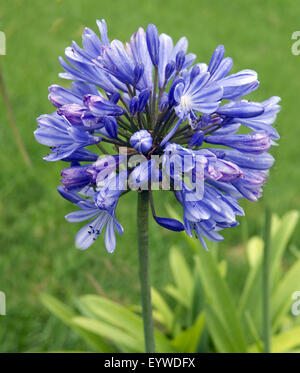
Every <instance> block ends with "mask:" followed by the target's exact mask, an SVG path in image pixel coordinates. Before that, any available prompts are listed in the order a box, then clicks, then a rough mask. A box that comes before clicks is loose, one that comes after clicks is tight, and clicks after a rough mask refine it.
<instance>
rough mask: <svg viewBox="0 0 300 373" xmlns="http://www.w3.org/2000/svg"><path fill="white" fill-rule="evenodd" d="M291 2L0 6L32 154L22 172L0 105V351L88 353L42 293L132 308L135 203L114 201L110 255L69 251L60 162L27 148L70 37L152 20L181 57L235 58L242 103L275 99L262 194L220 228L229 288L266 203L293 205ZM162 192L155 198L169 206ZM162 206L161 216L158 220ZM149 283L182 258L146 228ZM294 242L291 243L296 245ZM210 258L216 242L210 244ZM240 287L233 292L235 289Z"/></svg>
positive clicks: (296, 60)
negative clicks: (119, 232)
mask: <svg viewBox="0 0 300 373" xmlns="http://www.w3.org/2000/svg"><path fill="white" fill-rule="evenodd" d="M299 13H300V8H299V4H298V2H297V1H292V0H290V1H280V0H276V1H275V0H272V1H266V0H265V1H262V0H255V1H254V0H251V1H250V0H247V1H237V0H231V1H226V0H217V1H216V0H201V1H200V0H198V1H196V0H189V1H182V0H164V1H160V0H151V1H141V0H139V1H138V0H126V1H125V0H114V1H110V2H108V1H102V0H81V1H74V0H60V1H58V0H57V1H54V0H53V1H41V0H10V1H4V0H1V1H0V30H1V31H4V32H5V34H6V43H7V45H6V53H7V55H6V56H0V63H1V66H2V71H3V74H4V77H5V81H6V85H7V89H8V93H9V96H10V98H11V102H12V106H13V109H14V114H15V117H16V121H17V123H18V126H19V130H20V133H21V135H22V138H23V141H24V143H25V146H26V148H27V151H28V153H29V154H30V158H31V161H32V163H33V169H32V170H29V169H28V168H27V167H26V165H25V163H24V161H23V159H22V157H21V156H20V153H19V151H18V148H17V146H16V143H15V140H14V137H13V133H12V131H11V128H10V126H9V124H8V116H7V112H6V110H5V108H4V105H3V102H2V98H0V102H1V104H0V124H1V136H0V147H1V152H0V164H1V172H0V178H1V184H0V185H1V200H0V219H1V220H0V290H2V291H4V292H5V293H6V298H7V316H0V352H20V351H50V350H62V349H63V350H67V349H69V350H75V349H81V350H82V349H83V350H84V349H85V348H86V347H85V345H84V344H82V342H81V341H80V340H79V338H78V337H77V336H76V335H75V334H73V333H72V331H70V330H69V329H68V328H67V327H64V326H63V325H62V324H61V323H60V322H59V321H57V320H56V319H55V318H54V317H52V316H50V315H49V313H48V312H47V311H46V310H45V309H44V308H43V306H42V305H41V303H40V301H39V294H40V292H41V291H44V292H48V293H50V294H54V295H56V296H58V297H60V299H62V300H65V301H68V300H70V299H71V298H72V296H75V295H80V294H83V293H89V292H95V291H98V292H100V293H102V294H105V295H107V296H109V297H110V298H112V299H115V300H121V301H122V302H123V303H125V304H126V303H128V302H138V301H139V284H138V269H137V248H136V236H135V235H136V223H135V220H136V217H135V208H136V201H135V200H136V195H135V194H134V193H129V194H128V195H126V196H125V197H124V199H122V200H121V202H120V204H119V209H118V217H119V220H120V221H121V223H122V225H123V226H124V229H125V234H124V236H123V237H118V243H117V250H116V252H115V253H114V254H113V255H110V254H108V253H107V252H106V250H105V248H104V245H103V241H102V240H101V238H100V239H99V240H98V241H97V243H96V244H95V245H93V246H92V247H91V248H90V249H89V250H87V251H85V252H81V251H78V250H76V249H75V247H74V237H75V234H76V232H77V230H78V229H79V225H77V224H74V225H73V224H69V223H67V222H65V220H64V215H65V214H67V213H68V212H69V211H70V210H71V209H72V206H71V205H69V204H68V203H67V202H66V201H65V200H63V199H62V198H61V197H60V196H59V195H58V193H57V192H56V187H57V185H58V183H59V177H60V170H61V168H62V166H63V165H62V164H59V163H57V164H52V163H47V164H46V163H45V162H44V161H43V160H42V157H43V156H44V155H45V154H46V152H47V150H46V148H45V147H43V146H41V145H40V144H38V143H36V142H35V139H34V137H33V131H34V130H35V128H36V117H37V116H39V115H41V114H43V113H48V112H52V111H53V108H52V106H51V105H50V103H49V102H48V100H47V95H48V90H47V89H48V86H49V85H51V84H54V83H59V84H65V85H67V84H69V83H68V82H65V83H63V82H62V80H60V79H59V78H58V76H57V75H58V73H59V72H60V71H61V68H60V66H59V63H58V60H57V57H58V56H59V55H63V53H64V48H65V47H67V46H69V45H70V44H71V41H72V40H75V41H76V42H78V43H80V40H81V33H82V31H83V28H84V26H88V27H90V28H93V29H94V30H96V29H97V27H96V24H95V21H96V19H97V18H98V19H102V18H104V19H105V20H106V21H107V24H108V28H109V37H110V38H111V39H114V38H117V39H120V40H122V41H126V40H128V39H129V37H130V35H131V34H132V33H134V32H135V31H136V30H137V28H138V27H139V26H143V27H146V26H147V24H148V23H154V24H156V26H157V27H158V29H159V31H160V32H165V33H168V34H170V35H171V36H172V37H173V39H174V40H177V39H178V38H179V37H181V36H183V35H185V36H187V38H188V39H189V51H192V52H194V53H196V54H197V57H198V61H203V62H208V61H209V58H210V56H211V54H212V52H213V50H214V48H215V47H216V46H217V45H218V44H224V45H225V48H226V55H227V56H231V57H232V58H233V59H234V72H236V71H238V70H240V69H244V68H250V69H254V70H256V71H257V72H258V74H259V79H260V82H261V85H260V88H259V89H258V90H257V91H256V92H254V93H253V94H252V96H251V98H252V99H255V100H264V99H267V98H268V97H270V96H272V95H278V96H281V97H282V111H281V113H280V114H279V117H278V120H277V122H276V123H277V126H278V130H279V133H280V134H281V140H280V141H279V147H276V148H275V147H274V149H273V150H272V154H273V155H274V156H275V158H276V163H275V166H274V167H273V169H272V170H271V175H270V179H269V180H268V183H267V185H266V187H265V194H264V197H263V199H261V200H260V201H259V203H248V202H243V207H244V208H245V209H246V217H245V218H243V219H241V225H240V226H239V227H237V228H234V229H232V230H231V231H226V232H224V237H225V240H224V242H222V243H221V244H220V245H219V246H220V249H221V252H222V254H223V255H224V256H225V257H226V258H228V259H229V260H232V261H233V262H234V263H236V271H234V273H233V274H231V281H236V283H238V279H239V276H242V272H243V266H244V254H243V245H242V244H241V242H243V240H244V239H245V237H247V236H248V235H251V234H253V233H260V229H261V224H262V221H263V218H264V207H265V206H266V204H268V205H269V206H270V207H271V209H272V211H273V212H276V213H279V214H282V213H284V212H286V211H288V210H289V209H291V208H293V209H300V196H299V185H300V173H299V168H298V161H299V157H300V146H299V138H300V123H299V119H298V117H299V116H298V108H299V95H298V92H299V88H300V78H299V66H300V56H298V57H297V56H294V55H293V54H292V53H291V46H292V43H293V41H292V40H291V35H292V33H293V32H294V31H296V30H298V29H299V28H300V25H299V15H300V14H299ZM164 193H165V192H161V194H162V197H160V198H163V201H164V202H166V200H167V201H169V202H170V203H172V199H171V198H170V197H169V194H166V193H165V194H164ZM164 206H165V203H164V204H163V205H162V207H161V209H160V212H161V214H163V213H164V212H165V210H164ZM150 229H151V232H150V242H151V277H152V283H153V284H154V285H155V286H156V287H157V288H158V289H159V288H161V287H162V286H163V285H164V284H165V283H166V281H167V280H168V278H169V276H170V270H169V268H168V263H167V258H168V250H169V247H170V246H171V245H172V244H174V243H176V244H177V246H179V247H181V249H182V251H183V252H186V257H187V260H190V259H189V258H190V252H189V250H188V249H187V248H186V247H185V246H186V243H185V242H184V241H181V240H182V238H180V236H178V235H176V233H171V232H168V231H166V230H163V229H162V228H160V227H158V226H156V225H155V224H154V223H153V222H151V227H150ZM294 242H295V243H296V244H297V245H298V246H299V244H300V237H299V235H296V237H294ZM211 249H212V250H213V249H214V248H213V246H212V245H211ZM237 291H238V285H237Z"/></svg>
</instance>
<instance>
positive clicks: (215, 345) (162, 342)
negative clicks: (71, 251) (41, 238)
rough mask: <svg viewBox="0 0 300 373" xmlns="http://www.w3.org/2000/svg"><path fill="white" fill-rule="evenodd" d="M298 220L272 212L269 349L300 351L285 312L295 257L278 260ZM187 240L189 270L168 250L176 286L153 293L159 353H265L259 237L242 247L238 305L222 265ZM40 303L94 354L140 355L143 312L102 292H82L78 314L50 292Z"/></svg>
mask: <svg viewBox="0 0 300 373" xmlns="http://www.w3.org/2000/svg"><path fill="white" fill-rule="evenodd" d="M170 211H171V210H170ZM171 213H172V211H171ZM174 217H175V216H174ZM298 217H299V214H298V213H297V212H296V211H291V212H289V213H287V214H286V215H284V216H283V217H282V218H281V219H279V218H278V217H277V216H275V215H274V216H273V219H272V230H271V249H272V256H271V263H270V266H271V274H273V275H272V277H271V279H272V282H271V285H272V286H271V287H272V295H271V304H272V308H271V309H272V331H273V335H272V351H273V352H295V351H297V348H300V327H299V326H297V325H296V324H295V322H293V319H292V316H291V315H290V311H289V310H290V308H291V302H292V298H291V295H292V293H293V292H294V291H296V290H298V289H297V284H299V283H300V259H299V258H298V259H297V260H296V261H295V263H294V264H293V265H292V266H291V268H290V269H288V270H287V271H285V272H284V271H283V270H282V257H283V255H284V253H285V251H286V250H287V248H288V243H289V241H290V238H291V235H292V233H293V230H294V228H295V226H296V223H297V220H298ZM186 239H187V241H188V243H189V245H190V247H191V249H192V251H193V253H194V257H193V265H189V264H188V263H187V261H186V260H185V258H184V256H183V255H182V253H181V251H180V250H179V249H177V248H176V247H173V248H172V249H171V250H170V269H171V272H172V275H173V280H174V282H173V283H172V284H168V285H167V286H166V287H165V289H164V292H163V293H161V292H159V291H158V290H157V289H155V288H153V289H152V300H153V315H154V319H155V321H156V323H155V340H156V347H157V352H191V353H192V352H223V353H224V352H228V353H232V352H262V346H263V343H262V340H261V313H262V311H261V296H262V295H261V288H260V286H261V276H262V265H261V262H262V254H263V246H264V242H263V241H262V239H261V238H259V237H252V238H251V239H249V240H248V242H247V247H246V256H247V261H248V273H247V275H246V278H245V284H244V289H243V291H242V295H241V298H240V300H239V302H235V300H234V295H233V291H232V289H231V288H230V287H229V286H228V283H227V280H226V274H227V272H228V271H227V262H225V261H224V260H223V261H218V260H217V258H216V256H215V255H213V252H212V251H205V250H203V248H199V246H198V241H195V240H191V239H190V238H186ZM272 270H273V273H272ZM42 301H43V303H44V305H45V306H46V307H47V308H48V309H49V310H50V311H51V312H53V313H54V314H55V315H56V316H57V317H59V318H60V319H61V320H62V321H63V322H65V323H66V324H67V325H68V326H70V327H71V328H73V329H74V330H76V331H77V332H79V333H80V334H81V335H82V337H83V338H84V339H85V340H86V341H88V342H89V344H90V345H92V346H93V348H94V349H95V350H97V351H108V350H110V351H121V352H143V351H144V342H143V325H142V319H141V316H140V312H139V311H140V307H131V308H128V307H124V306H122V305H120V304H118V303H116V302H114V301H111V300H109V299H107V298H105V297H102V296H99V295H85V296H83V297H81V298H80V299H78V300H77V301H76V305H77V310H79V311H80V314H78V313H76V312H78V311H75V310H71V309H69V308H67V307H66V306H64V305H63V304H62V303H60V302H59V301H58V300H57V299H54V298H53V297H50V296H48V295H45V294H44V295H43V296H42ZM237 303H238V304H237ZM287 325H288V326H287ZM95 337H97V338H99V339H98V340H97V339H95Z"/></svg>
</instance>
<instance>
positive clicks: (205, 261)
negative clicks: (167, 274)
mask: <svg viewBox="0 0 300 373" xmlns="http://www.w3.org/2000/svg"><path fill="white" fill-rule="evenodd" d="M195 262H196V265H197V267H198V270H199V276H200V278H201V282H202V285H203V288H204V291H205V294H206V301H207V302H208V304H209V306H210V309H211V310H212V311H213V313H214V315H215V316H216V318H217V319H218V321H219V324H220V326H221V328H222V330H223V331H224V333H226V337H227V339H228V340H230V341H231V345H232V346H233V350H232V352H233V351H235V352H243V351H246V342H245V338H244V335H243V333H242V329H241V325H240V322H239V319H238V316H237V313H236V309H235V307H234V305H233V302H232V300H233V295H232V294H231V293H230V291H229V289H228V287H227V285H226V282H225V281H224V279H222V277H221V275H220V271H219V268H218V265H217V263H216V262H215V260H214V258H213V257H212V255H211V253H210V252H208V251H205V250H203V249H200V250H199V252H198V256H196V257H195ZM206 315H207V320H209V314H206ZM214 315H213V316H214ZM208 328H209V330H211V328H213V325H212V324H211V323H208Z"/></svg>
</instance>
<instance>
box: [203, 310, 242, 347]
mask: <svg viewBox="0 0 300 373" xmlns="http://www.w3.org/2000/svg"><path fill="white" fill-rule="evenodd" d="M205 317H206V322H207V325H208V330H209V335H210V337H211V339H212V340H213V343H214V346H215V349H216V351H217V352H220V353H232V352H238V351H236V346H235V345H234V343H232V339H231V338H230V334H229V333H228V331H227V330H226V328H224V323H223V321H222V320H221V319H220V317H219V315H218V314H217V313H216V312H215V311H214V308H213V307H211V305H210V304H207V305H206V306H205Z"/></svg>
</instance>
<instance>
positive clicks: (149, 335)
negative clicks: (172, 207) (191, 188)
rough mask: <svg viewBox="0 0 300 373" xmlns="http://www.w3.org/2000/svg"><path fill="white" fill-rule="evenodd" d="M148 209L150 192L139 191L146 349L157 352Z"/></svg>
mask: <svg viewBox="0 0 300 373" xmlns="http://www.w3.org/2000/svg"><path fill="white" fill-rule="evenodd" d="M148 210H149V192H148V191H146V190H145V191H142V192H141V193H138V208H137V227H138V248H139V266H140V268H139V273H140V282H141V296H142V309H143V321H144V337H145V350H146V352H155V343H154V333H153V318H152V305H151V286H150V276H149V247H148Z"/></svg>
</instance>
